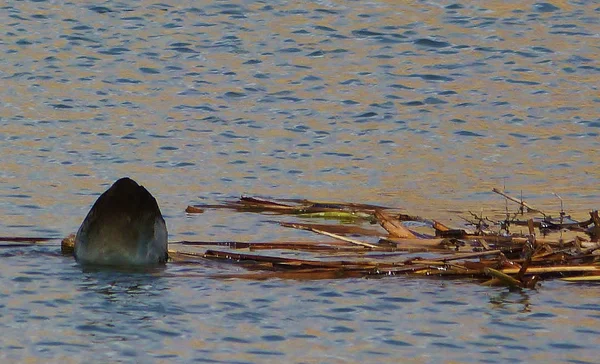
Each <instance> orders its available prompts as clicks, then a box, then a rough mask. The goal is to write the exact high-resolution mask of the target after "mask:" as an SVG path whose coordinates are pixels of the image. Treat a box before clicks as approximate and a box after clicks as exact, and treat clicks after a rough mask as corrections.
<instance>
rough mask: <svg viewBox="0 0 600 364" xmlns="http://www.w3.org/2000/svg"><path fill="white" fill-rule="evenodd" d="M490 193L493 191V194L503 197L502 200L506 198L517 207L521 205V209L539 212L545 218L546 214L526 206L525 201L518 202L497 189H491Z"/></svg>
mask: <svg viewBox="0 0 600 364" xmlns="http://www.w3.org/2000/svg"><path fill="white" fill-rule="evenodd" d="M492 191H493V192H495V193H497V194H499V195H501V196H503V197H504V198H506V199H508V200H511V201H512V202H516V203H518V204H519V205H521V207H525V208H527V211H532V212H539V213H540V214H542V215H544V216H546V214H545V213H544V212H542V210H539V209H536V208H535V207H533V206H531V205H529V204H528V203H526V202H525V201H522V200H519V199H517V198H514V197H512V196H509V195H507V194H506V193H504V192H502V191H500V190H499V189H497V188H492Z"/></svg>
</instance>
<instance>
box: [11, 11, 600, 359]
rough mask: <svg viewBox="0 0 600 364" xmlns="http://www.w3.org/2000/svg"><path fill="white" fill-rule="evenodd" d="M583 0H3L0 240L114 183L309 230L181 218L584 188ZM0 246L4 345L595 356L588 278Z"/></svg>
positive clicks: (592, 93)
mask: <svg viewBox="0 0 600 364" xmlns="http://www.w3.org/2000/svg"><path fill="white" fill-rule="evenodd" d="M599 13H600V7H598V5H597V4H595V3H593V2H578V1H554V2H552V3H548V2H539V3H523V2H517V1H512V2H505V1H487V2H484V3H483V2H450V1H440V2H435V1H411V2H403V3H402V4H398V2H395V1H376V2H369V3H365V2H361V1H349V2H348V1H315V2H308V1H297V2H285V1H274V2H273V1H269V2H259V1H239V2H232V1H216V2H212V3H193V2H192V3H190V2H188V3H185V4H181V3H179V2H175V1H168V0H167V1H161V2H156V1H144V0H139V1H129V2H119V1H112V0H109V1H105V2H102V3H98V2H90V1H86V2H79V3H73V2H64V1H34V2H14V3H8V4H6V5H3V6H2V7H1V8H0V20H1V22H0V24H1V25H0V31H1V33H2V35H3V37H2V41H1V43H0V47H1V49H2V50H3V52H2V53H3V57H2V59H1V60H0V79H1V80H2V87H1V88H0V98H1V100H2V108H1V109H0V155H2V161H1V165H2V168H0V212H1V214H2V216H3V218H2V221H0V232H1V234H0V235H4V236H9V235H13V236H32V235H33V236H50V237H54V238H57V239H58V238H62V237H63V236H66V235H67V234H69V233H71V232H73V231H75V230H76V229H77V227H78V226H79V224H80V223H81V221H82V219H83V217H84V216H85V214H86V213H87V210H88V209H89V207H90V206H91V204H92V203H93V201H94V200H95V198H97V196H98V195H99V194H100V193H101V192H102V191H103V190H104V189H106V188H107V187H108V186H109V185H110V184H111V183H112V182H113V181H114V180H116V179H117V178H120V177H122V176H131V177H132V178H134V179H136V180H138V181H139V182H141V183H142V184H144V185H145V186H146V187H147V188H148V189H149V190H150V191H151V192H152V193H153V194H154V195H155V196H156V197H157V199H158V201H159V204H160V206H161V209H162V211H163V214H164V215H165V218H166V221H167V224H168V227H169V231H170V238H171V239H172V240H181V239H199V240H241V241H261V240H272V239H281V240H286V239H294V238H303V239H306V238H310V237H311V236H310V234H308V233H306V232H294V231H289V230H285V229H282V228H280V227H277V226H275V225H273V224H270V223H268V222H266V220H268V219H269V217H268V216H267V217H265V216H260V215H246V214H234V213H230V212H224V211H221V212H215V211H211V212H208V213H205V214H201V215H197V216H186V215H185V213H184V212H183V210H184V208H185V206H186V205H187V204H190V203H215V202H218V201H220V200H222V199H228V198H235V197H237V196H239V195H240V194H244V193H247V194H255V195H263V196H272V197H300V198H305V197H307V198H312V199H320V200H333V201H355V202H365V203H376V204H382V205H392V206H398V207H402V208H404V209H405V210H406V211H407V212H409V213H414V214H420V215H423V216H427V217H434V218H438V219H440V220H442V221H444V222H446V223H448V224H450V225H452V224H455V225H459V224H461V223H462V220H460V219H459V218H458V217H457V214H456V211H460V212H466V211H468V210H475V211H481V209H483V211H484V212H485V213H486V214H490V215H497V214H501V213H502V212H503V211H504V208H505V205H504V202H503V201H502V200H501V199H500V198H499V197H498V196H495V195H494V194H493V193H491V188H492V187H502V186H503V185H504V184H506V186H507V189H508V190H509V191H510V192H512V193H513V194H515V195H519V194H520V192H521V190H522V191H523V194H524V195H525V197H526V198H527V200H528V201H529V202H530V203H531V204H533V205H535V206H537V207H539V208H542V209H545V210H548V211H556V212H558V209H559V207H560V202H559V200H558V199H557V198H556V197H555V195H554V194H553V193H557V194H558V195H559V196H561V197H562V198H563V200H564V203H565V208H566V209H567V210H569V211H571V212H573V214H574V215H576V216H578V217H585V216H586V213H587V211H588V210H589V209H592V208H597V207H598V203H599V202H600V198H599V197H600V195H599V192H598V188H597V181H598V178H599V177H600V173H599V172H598V171H599V170H598V168H597V151H598V149H599V146H600V144H599V140H600V139H599V138H598V133H599V131H600V129H599V128H600V119H599V117H598V108H599V103H600V97H599V96H598V95H599V92H598V86H597V85H598V82H597V81H598V76H599V73H600V65H599V63H598V60H597V54H598V51H599V47H598V44H600V43H599V42H598V37H599V34H600V24H599V22H600V21H599V20H598V19H600V17H599V15H600V14H599ZM57 244H58V243H57V242H56V241H55V242H52V243H50V244H49V245H48V246H44V247H40V248H35V249H33V248H14V249H3V250H2V251H1V252H0V253H2V254H3V256H2V260H1V263H0V283H1V284H2V287H3V289H2V291H1V292H2V296H1V299H0V306H2V313H1V316H0V326H1V327H2V332H3V335H2V336H3V339H2V342H1V348H0V353H1V354H0V355H1V356H2V357H3V358H4V359H6V360H8V361H25V360H33V361H36V360H37V361H48V360H51V361H61V360H63V359H64V360H67V359H69V360H72V361H76V362H77V361H81V360H82V358H89V357H92V358H93V359H95V360H96V361H98V362H106V361H118V360H122V361H147V360H161V359H162V360H165V361H167V360H169V361H180V362H188V361H191V360H196V361H200V362H202V361H204V362H240V363H241V362H244V363H246V362H261V363H264V362H306V363H311V362H314V363H320V362H330V363H336V362H359V361H360V362H363V361H367V360H368V361H374V362H397V361H398V359H399V358H403V359H404V360H403V361H406V362H410V361H411V360H412V361H414V362H424V361H425V362H444V361H447V362H452V361H454V362H505V361H509V360H511V361H525V362H548V361H560V362H574V363H581V362H594V361H595V360H596V356H595V355H593V354H594V352H595V345H594V343H595V342H596V341H597V335H598V330H596V329H595V328H594V325H593V324H594V323H595V321H596V319H597V318H598V316H597V311H598V305H597V304H596V303H595V301H596V300H595V295H594V292H595V290H596V287H595V286H593V285H590V286H582V285H567V284H565V283H562V282H547V283H545V284H544V285H543V287H542V288H541V289H540V290H539V291H530V292H525V293H515V292H507V291H506V290H505V289H489V288H481V287H478V286H477V285H476V284H473V282H466V283H462V282H439V281H432V280H418V281H412V280H409V279H403V278H397V277H389V278H384V279H381V280H343V281H318V282H295V281H282V280H271V281H261V282H252V281H250V282H249V281H242V280H214V279H209V278H206V275H207V274H211V273H215V272H222V271H224V270H225V271H227V270H233V271H236V270H237V269H238V268H236V267H230V266H225V267H224V266H222V265H215V264H211V263H206V264H205V265H198V266H178V265H168V266H167V268H166V269H165V270H164V271H159V272H154V273H153V274H152V275H140V274H132V273H123V272H121V273H119V272H82V270H81V268H80V267H79V266H78V265H76V264H75V263H74V261H73V260H72V259H71V258H70V257H63V256H60V255H59V254H58V245H57Z"/></svg>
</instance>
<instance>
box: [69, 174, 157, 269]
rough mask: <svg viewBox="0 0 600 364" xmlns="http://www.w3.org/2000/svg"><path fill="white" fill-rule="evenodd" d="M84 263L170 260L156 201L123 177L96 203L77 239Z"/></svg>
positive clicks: (130, 180) (121, 263)
mask: <svg viewBox="0 0 600 364" xmlns="http://www.w3.org/2000/svg"><path fill="white" fill-rule="evenodd" d="M74 254H75V259H77V261H78V262H79V263H82V264H100V265H118V266H131V265H134V266H139V265H151V264H161V263H165V262H166V261H167V258H168V255H167V226H166V224H165V220H164V219H163V217H162V214H161V213H160V209H159V208H158V204H157V202H156V199H155V198H154V197H153V196H152V195H151V194H150V192H148V190H146V189H145V188H144V187H143V186H140V185H138V184H137V183H136V182H135V181H134V180H132V179H130V178H127V177H125V178H121V179H120V180H118V181H116V182H115V183H114V184H113V185H112V186H111V187H110V188H109V189H108V190H106V191H105V192H104V193H103V194H102V195H101V196H100V197H99V198H98V200H96V202H95V203H94V206H92V209H91V210H90V212H89V213H88V214H87V216H86V217H85V220H83V223H82V224H81V227H80V228H79V230H78V231H77V235H76V237H75V250H74Z"/></svg>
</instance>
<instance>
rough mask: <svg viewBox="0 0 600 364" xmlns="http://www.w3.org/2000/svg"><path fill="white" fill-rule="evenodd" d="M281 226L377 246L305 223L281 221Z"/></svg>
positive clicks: (370, 246)
mask: <svg viewBox="0 0 600 364" xmlns="http://www.w3.org/2000/svg"><path fill="white" fill-rule="evenodd" d="M282 226H285V227H291V228H294V229H300V230H308V231H312V232H313V233H317V234H321V235H325V236H329V237H331V238H334V239H338V240H342V241H345V242H348V243H352V244H356V245H360V246H364V247H367V248H379V247H378V246H377V245H373V244H369V243H365V242H362V241H359V240H354V239H350V238H346V237H344V236H341V235H337V234H333V233H330V232H327V231H323V230H319V229H315V228H312V227H310V226H306V225H300V224H290V223H285V224H283V223H282Z"/></svg>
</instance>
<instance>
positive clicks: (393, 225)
mask: <svg viewBox="0 0 600 364" xmlns="http://www.w3.org/2000/svg"><path fill="white" fill-rule="evenodd" d="M375 217H376V218H377V220H378V221H379V224H380V225H381V226H382V227H383V228H384V229H385V230H387V232H388V233H390V235H391V236H393V237H396V238H404V239H416V238H417V237H416V236H415V234H413V233H412V232H411V231H410V230H408V229H407V228H405V227H404V226H403V225H402V223H401V222H400V220H397V219H394V218H393V217H392V216H390V215H389V214H387V213H386V212H383V211H382V210H375Z"/></svg>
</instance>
